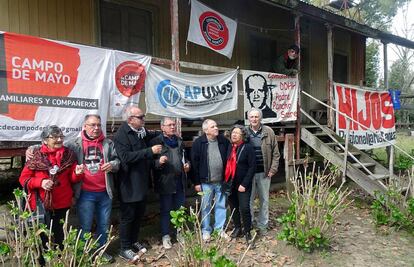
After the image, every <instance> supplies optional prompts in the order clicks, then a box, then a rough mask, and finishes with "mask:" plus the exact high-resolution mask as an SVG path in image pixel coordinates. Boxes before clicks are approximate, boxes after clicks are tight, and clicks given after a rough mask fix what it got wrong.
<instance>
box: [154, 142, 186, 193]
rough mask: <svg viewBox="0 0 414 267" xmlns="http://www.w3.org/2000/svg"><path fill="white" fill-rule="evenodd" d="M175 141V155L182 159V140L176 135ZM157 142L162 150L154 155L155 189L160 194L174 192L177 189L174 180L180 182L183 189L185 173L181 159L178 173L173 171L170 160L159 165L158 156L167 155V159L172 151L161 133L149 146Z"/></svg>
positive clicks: (183, 155) (183, 154)
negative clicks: (176, 147) (176, 142)
mask: <svg viewBox="0 0 414 267" xmlns="http://www.w3.org/2000/svg"><path fill="white" fill-rule="evenodd" d="M177 141H178V150H177V153H178V155H176V156H177V157H178V158H180V159H182V158H183V157H184V158H185V153H184V143H183V140H182V139H181V138H180V137H177ZM158 144H160V145H162V150H161V154H160V155H156V156H155V159H154V165H153V166H154V168H153V173H154V182H155V191H156V192H158V193H160V194H175V193H176V191H177V190H176V188H177V185H176V181H178V182H180V183H181V186H182V187H183V190H184V185H185V184H186V183H185V179H186V174H185V172H184V166H183V163H182V161H180V163H181V164H180V165H181V166H180V167H181V172H180V173H176V171H175V170H176V169H175V168H174V166H172V164H171V162H170V161H167V162H166V163H164V164H163V165H160V163H159V159H160V157H161V156H167V157H168V158H169V159H171V158H172V156H171V155H172V153H173V152H172V150H171V148H170V147H169V146H167V145H166V144H165V143H164V140H163V136H162V135H159V136H157V137H155V138H154V139H152V140H151V142H150V145H151V146H153V145H158ZM185 162H187V159H185ZM177 178H178V179H177Z"/></svg>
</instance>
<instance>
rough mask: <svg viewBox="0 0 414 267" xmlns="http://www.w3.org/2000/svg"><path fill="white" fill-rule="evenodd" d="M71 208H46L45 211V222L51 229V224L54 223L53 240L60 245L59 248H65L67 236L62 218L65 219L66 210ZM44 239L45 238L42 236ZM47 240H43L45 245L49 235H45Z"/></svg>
mask: <svg viewBox="0 0 414 267" xmlns="http://www.w3.org/2000/svg"><path fill="white" fill-rule="evenodd" d="M68 210H69V208H65V209H56V210H53V211H51V210H46V211H45V224H46V226H47V228H48V229H50V225H51V224H52V234H53V239H52V240H53V242H54V243H55V244H57V245H59V248H60V249H61V250H62V249H63V239H64V238H65V236H64V234H63V223H61V220H65V217H66V212H67V211H68ZM42 239H43V238H42ZM45 239H46V240H42V241H43V243H44V244H43V245H44V246H45V245H46V242H47V241H48V240H47V237H45Z"/></svg>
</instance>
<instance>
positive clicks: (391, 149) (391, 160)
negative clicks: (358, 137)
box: [383, 42, 395, 185]
mask: <svg viewBox="0 0 414 267" xmlns="http://www.w3.org/2000/svg"><path fill="white" fill-rule="evenodd" d="M387 48H388V47H387V43H385V42H383V50H384V86H385V90H388V88H389V83H388V49H387ZM394 153H395V151H394V146H393V145H389V146H387V157H388V162H389V167H388V170H389V171H390V182H393V183H394V182H395V181H393V177H394V157H395V155H394ZM394 185H395V184H394Z"/></svg>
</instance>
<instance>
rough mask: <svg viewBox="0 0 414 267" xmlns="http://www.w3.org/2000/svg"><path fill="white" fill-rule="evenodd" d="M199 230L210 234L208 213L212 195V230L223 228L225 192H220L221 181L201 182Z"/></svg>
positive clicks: (209, 213)
mask: <svg viewBox="0 0 414 267" xmlns="http://www.w3.org/2000/svg"><path fill="white" fill-rule="evenodd" d="M201 189H202V191H203V196H202V197H201V231H202V232H203V233H209V234H211V232H212V228H211V226H210V215H211V206H212V204H213V203H212V202H213V197H214V199H215V203H214V230H218V231H221V230H223V227H224V224H225V222H226V215H227V212H226V194H224V193H223V192H221V183H211V184H204V183H203V184H201Z"/></svg>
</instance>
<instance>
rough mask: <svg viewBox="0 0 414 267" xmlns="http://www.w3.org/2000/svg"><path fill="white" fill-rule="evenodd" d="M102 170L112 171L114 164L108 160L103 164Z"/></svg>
mask: <svg viewBox="0 0 414 267" xmlns="http://www.w3.org/2000/svg"><path fill="white" fill-rule="evenodd" d="M101 171H103V172H110V171H112V164H111V163H109V162H107V163H104V164H102V165H101Z"/></svg>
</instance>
